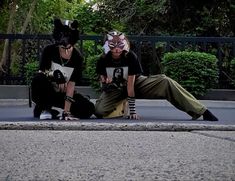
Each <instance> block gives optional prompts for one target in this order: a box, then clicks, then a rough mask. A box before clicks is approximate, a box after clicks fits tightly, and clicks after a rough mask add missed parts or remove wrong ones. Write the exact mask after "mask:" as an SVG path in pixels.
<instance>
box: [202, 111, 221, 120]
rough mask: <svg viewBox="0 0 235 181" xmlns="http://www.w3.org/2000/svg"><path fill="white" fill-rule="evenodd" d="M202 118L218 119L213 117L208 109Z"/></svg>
mask: <svg viewBox="0 0 235 181" xmlns="http://www.w3.org/2000/svg"><path fill="white" fill-rule="evenodd" d="M203 120H207V121H218V118H217V117H215V115H213V114H212V113H211V112H210V111H209V110H208V109H207V110H206V111H205V112H204V113H203Z"/></svg>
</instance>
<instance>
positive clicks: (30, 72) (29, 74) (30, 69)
mask: <svg viewBox="0 0 235 181" xmlns="http://www.w3.org/2000/svg"><path fill="white" fill-rule="evenodd" d="M24 68H25V80H26V83H27V84H28V85H30V84H31V81H32V78H33V76H34V74H35V72H36V71H37V70H38V69H39V62H38V61H32V62H28V63H26V64H25V66H24Z"/></svg>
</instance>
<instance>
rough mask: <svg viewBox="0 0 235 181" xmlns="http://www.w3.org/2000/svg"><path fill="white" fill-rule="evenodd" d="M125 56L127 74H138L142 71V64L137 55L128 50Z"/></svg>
mask: <svg viewBox="0 0 235 181" xmlns="http://www.w3.org/2000/svg"><path fill="white" fill-rule="evenodd" d="M126 56H127V58H128V63H129V66H128V69H129V70H128V75H140V74H142V73H143V69H142V66H141V64H140V62H139V59H138V57H137V55H136V54H135V53H134V52H132V51H130V52H129V53H128V54H127V55H126Z"/></svg>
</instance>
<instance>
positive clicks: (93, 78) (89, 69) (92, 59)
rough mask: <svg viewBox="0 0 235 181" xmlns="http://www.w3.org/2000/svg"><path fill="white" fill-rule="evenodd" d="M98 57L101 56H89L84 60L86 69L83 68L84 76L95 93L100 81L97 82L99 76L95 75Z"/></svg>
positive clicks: (98, 89)
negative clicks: (85, 75)
mask: <svg viewBox="0 0 235 181" xmlns="http://www.w3.org/2000/svg"><path fill="white" fill-rule="evenodd" d="M100 56H101V55H93V56H89V57H88V58H87V59H86V67H85V71H86V74H87V76H88V78H89V80H90V85H91V87H92V88H93V89H95V90H96V91H97V92H99V91H100V81H99V76H98V75H97V73H96V63H97V60H98V59H99V57H100Z"/></svg>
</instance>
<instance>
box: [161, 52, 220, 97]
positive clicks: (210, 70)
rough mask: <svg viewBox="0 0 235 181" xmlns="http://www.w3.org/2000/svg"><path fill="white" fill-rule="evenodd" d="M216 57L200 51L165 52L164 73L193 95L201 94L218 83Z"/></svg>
mask: <svg viewBox="0 0 235 181" xmlns="http://www.w3.org/2000/svg"><path fill="white" fill-rule="evenodd" d="M217 61H218V60H217V58H216V56H214V55H211V54H208V53H201V52H187V51H182V52H175V53H166V54H165V55H164V57H163V62H162V63H163V66H164V71H165V74H166V75H168V76H169V77H171V78H172V79H174V80H176V81H177V82H178V83H180V84H181V85H182V86H183V87H184V88H186V89H187V90H188V91H189V92H191V93H192V94H193V95H194V96H202V95H204V94H205V93H206V91H207V89H210V88H216V85H217V83H218V67H217Z"/></svg>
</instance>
